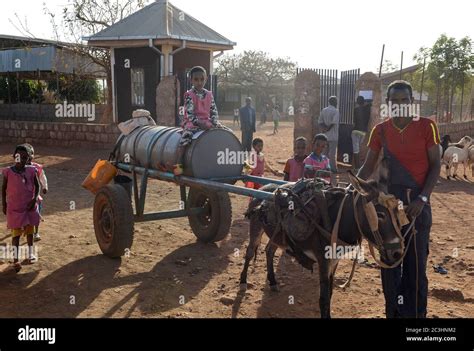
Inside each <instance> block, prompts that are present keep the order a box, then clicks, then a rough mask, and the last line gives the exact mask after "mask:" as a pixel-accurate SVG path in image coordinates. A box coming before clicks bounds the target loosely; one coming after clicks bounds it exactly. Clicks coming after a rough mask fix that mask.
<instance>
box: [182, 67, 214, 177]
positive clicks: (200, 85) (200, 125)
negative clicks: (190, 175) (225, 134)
mask: <svg viewBox="0 0 474 351" xmlns="http://www.w3.org/2000/svg"><path fill="white" fill-rule="evenodd" d="M189 74H190V78H191V83H192V85H193V87H192V88H191V90H189V91H187V92H186V94H184V120H183V126H182V128H183V132H182V137H181V141H180V144H179V148H178V155H177V159H178V163H177V164H176V165H175V166H174V167H173V173H174V175H175V176H180V175H182V174H183V172H184V168H183V162H184V161H183V158H184V151H185V149H186V146H188V145H189V144H191V142H192V141H193V135H194V134H196V133H197V132H200V131H203V130H209V129H212V128H222V126H221V125H220V123H219V121H218V118H219V116H218V113H217V106H216V103H215V101H214V96H213V95H212V92H211V91H209V90H206V89H204V86H205V85H206V82H207V72H206V70H205V69H204V68H203V67H201V66H196V67H194V68H192V69H191V72H190V73H189Z"/></svg>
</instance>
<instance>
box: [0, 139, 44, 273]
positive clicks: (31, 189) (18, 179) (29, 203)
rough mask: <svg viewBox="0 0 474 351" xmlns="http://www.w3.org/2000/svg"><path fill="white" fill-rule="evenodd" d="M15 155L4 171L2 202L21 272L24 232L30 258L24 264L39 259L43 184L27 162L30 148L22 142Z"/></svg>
mask: <svg viewBox="0 0 474 351" xmlns="http://www.w3.org/2000/svg"><path fill="white" fill-rule="evenodd" d="M13 158H14V160H15V165H14V166H11V167H9V168H5V169H4V170H3V186H2V205H3V213H4V214H5V215H6V216H7V227H8V228H9V229H11V232H12V246H13V248H14V258H13V265H14V268H15V271H17V272H19V271H20V269H21V264H20V263H19V262H18V259H19V250H20V237H21V236H22V235H25V236H26V238H27V241H28V258H27V259H26V260H25V261H24V262H23V263H24V264H32V263H35V262H36V260H37V259H36V257H35V256H34V255H33V233H34V231H35V226H37V225H39V221H40V216H39V213H38V208H37V207H38V206H37V202H38V195H39V190H40V187H39V182H38V178H37V171H36V168H35V167H33V166H28V165H27V163H28V162H29V161H30V157H29V153H28V149H27V148H26V147H25V146H24V145H18V146H17V147H16V148H15V152H14V153H13Z"/></svg>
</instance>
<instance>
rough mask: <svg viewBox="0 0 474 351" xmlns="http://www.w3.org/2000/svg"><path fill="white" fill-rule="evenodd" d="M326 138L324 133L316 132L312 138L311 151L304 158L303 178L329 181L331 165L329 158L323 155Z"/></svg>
mask: <svg viewBox="0 0 474 351" xmlns="http://www.w3.org/2000/svg"><path fill="white" fill-rule="evenodd" d="M327 144H328V139H327V137H326V135H324V134H318V135H316V136H315V137H314V140H313V152H312V153H311V155H309V156H308V157H307V158H306V159H305V160H304V165H305V166H304V177H305V178H315V177H317V178H322V179H324V180H326V181H328V182H329V183H331V166H330V162H329V159H328V158H327V157H326V156H325V155H323V151H324V149H325V148H326V147H327Z"/></svg>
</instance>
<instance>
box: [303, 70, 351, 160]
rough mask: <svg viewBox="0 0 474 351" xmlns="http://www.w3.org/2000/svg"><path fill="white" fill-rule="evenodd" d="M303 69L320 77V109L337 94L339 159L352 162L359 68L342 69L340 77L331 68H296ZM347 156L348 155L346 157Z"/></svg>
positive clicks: (326, 105)
mask: <svg viewBox="0 0 474 351" xmlns="http://www.w3.org/2000/svg"><path fill="white" fill-rule="evenodd" d="M304 70H310V71H314V72H316V73H317V74H318V75H319V77H320V102H321V103H320V106H321V110H323V109H324V108H326V107H328V105H329V98H330V97H331V96H337V98H338V109H339V115H340V119H339V146H338V155H339V160H340V161H343V162H352V161H351V158H352V138H351V133H352V128H353V124H354V108H355V105H356V98H357V96H356V83H357V80H358V79H359V77H360V69H353V70H349V71H342V72H341V75H340V78H339V74H338V71H337V70H333V69H297V71H296V73H297V74H299V73H300V72H302V71H304ZM347 156H349V157H347Z"/></svg>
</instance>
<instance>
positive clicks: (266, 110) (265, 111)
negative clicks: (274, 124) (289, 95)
mask: <svg viewBox="0 0 474 351" xmlns="http://www.w3.org/2000/svg"><path fill="white" fill-rule="evenodd" d="M269 113H270V105H269V104H265V107H264V108H263V111H262V115H261V116H260V125H263V124H265V123H267V117H268V114H269Z"/></svg>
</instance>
